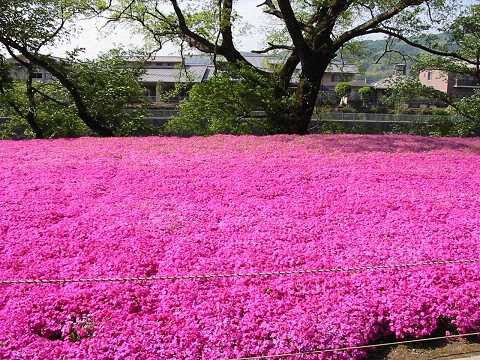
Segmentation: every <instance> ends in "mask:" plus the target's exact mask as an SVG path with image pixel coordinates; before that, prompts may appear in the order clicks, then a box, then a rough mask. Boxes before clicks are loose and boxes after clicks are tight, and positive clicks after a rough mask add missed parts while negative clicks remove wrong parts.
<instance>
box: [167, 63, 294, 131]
mask: <svg viewBox="0 0 480 360" xmlns="http://www.w3.org/2000/svg"><path fill="white" fill-rule="evenodd" d="M288 101H289V98H280V99H279V98H278V97H277V96H276V91H275V86H274V83H273V82H271V80H269V79H267V78H264V77H262V76H261V75H258V74H257V73H255V72H253V71H252V70H250V69H248V68H240V69H232V68H230V69H227V70H226V71H225V72H222V73H220V74H218V75H217V76H214V77H213V78H212V79H210V80H208V81H207V82H205V83H201V84H197V85H195V86H193V87H192V89H191V90H190V92H189V96H188V98H187V99H186V100H184V101H183V102H182V103H181V104H180V114H179V115H178V116H177V117H175V118H174V119H172V120H170V121H169V122H168V123H167V124H166V125H165V127H164V132H165V133H166V134H171V135H181V136H190V135H211V134H237V135H240V134H272V133H275V132H277V130H278V129H277V128H276V126H275V124H274V122H273V121H272V119H273V118H274V116H275V115H274V114H278V113H279V111H280V109H282V108H285V107H286V105H287V102H288ZM255 111H261V112H263V113H264V114H265V116H262V117H255V116H253V115H252V112H255Z"/></svg>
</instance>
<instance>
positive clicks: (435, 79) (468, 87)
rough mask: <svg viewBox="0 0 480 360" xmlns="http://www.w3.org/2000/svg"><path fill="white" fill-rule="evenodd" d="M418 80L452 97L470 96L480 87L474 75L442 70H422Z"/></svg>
mask: <svg viewBox="0 0 480 360" xmlns="http://www.w3.org/2000/svg"><path fill="white" fill-rule="evenodd" d="M419 80H420V82H421V83H422V84H423V85H425V86H429V87H431V88H434V89H436V90H438V91H441V92H443V93H445V94H447V95H449V96H451V97H453V98H462V97H466V96H471V95H472V94H473V92H474V91H475V90H476V89H480V82H479V80H478V79H476V78H475V77H474V76H467V75H459V74H455V73H452V72H446V71H442V70H424V71H422V72H420V74H419Z"/></svg>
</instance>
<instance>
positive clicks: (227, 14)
mask: <svg viewBox="0 0 480 360" xmlns="http://www.w3.org/2000/svg"><path fill="white" fill-rule="evenodd" d="M235 6H236V4H235V2H234V1H233V0H211V1H195V0H184V1H179V0H164V1H159V0H121V1H120V2H119V3H113V4H112V3H110V4H107V3H104V4H103V8H105V9H106V8H108V9H109V10H110V17H111V20H114V21H119V20H124V21H129V22H133V23H136V24H138V25H139V26H140V27H141V28H142V29H143V31H144V32H145V33H146V34H147V35H148V36H149V37H150V38H151V39H152V40H153V41H154V42H155V43H156V45H157V47H158V48H161V47H162V46H163V45H164V44H165V43H167V42H175V43H177V44H179V45H180V46H182V48H183V47H190V48H194V49H196V50H198V51H201V52H204V53H209V54H214V56H215V57H216V56H221V57H223V58H224V59H226V61H228V62H230V63H231V64H236V65H238V66H245V67H250V68H252V69H253V70H254V71H257V72H258V73H259V74H262V75H265V76H271V75H270V74H268V73H265V70H264V69H260V68H256V67H255V66H254V65H253V64H250V63H249V62H248V61H247V60H246V59H245V57H244V56H243V55H242V53H241V52H240V51H239V49H238V48H237V46H236V39H235V33H236V31H237V29H238V28H239V27H240V26H241V25H240V19H239V16H238V14H237V12H236V11H235ZM252 6H255V5H252ZM256 6H258V7H261V8H262V9H263V10H264V12H265V13H267V14H269V15H270V16H271V17H272V19H273V23H272V30H271V32H270V34H268V36H267V38H268V41H267V44H265V48H264V49H260V50H258V51H257V52H261V53H270V52H279V51H281V52H282V53H284V54H286V55H285V57H284V62H283V64H282V65H281V66H280V67H279V68H278V71H277V73H276V74H275V77H276V79H277V80H276V81H277V93H278V96H279V97H284V96H289V87H290V86H291V84H292V83H293V82H294V76H296V75H298V79H299V80H298V83H297V84H296V93H295V101H294V102H293V103H292V104H291V105H289V107H288V108H287V109H284V111H282V112H281V113H279V114H276V115H275V116H276V118H277V119H278V121H279V122H280V123H282V124H284V129H283V131H285V132H295V133H305V132H306V131H307V127H308V123H309V121H310V118H311V115H312V113H313V109H314V107H315V104H316V101H317V97H318V94H319V90H320V85H321V79H322V77H323V74H324V73H325V71H326V69H327V67H328V65H329V63H330V62H331V61H332V60H333V59H334V58H336V57H337V56H338V55H339V54H341V53H342V51H346V50H348V49H349V48H351V47H352V44H353V43H354V42H355V41H356V39H358V38H360V37H363V36H366V35H372V34H383V35H386V36H388V37H391V38H396V39H400V40H402V41H405V42H407V43H408V44H410V45H413V46H416V47H419V48H422V49H424V50H426V51H428V52H430V53H433V54H436V55H440V56H444V57H448V58H455V59H461V58H463V55H460V54H457V53H454V52H450V51H447V50H445V49H443V48H439V47H436V46H435V44H428V45H425V44H423V43H415V42H414V41H412V40H411V39H412V36H413V35H418V34H421V33H428V32H432V31H440V30H443V29H445V28H446V27H448V26H449V24H451V22H452V21H453V18H454V16H455V13H456V11H455V9H456V8H458V2H455V1H452V0H423V1H422V0H376V1H374V0H367V1H365V0H308V1H307V0H276V1H274V0H266V1H264V2H262V3H260V2H259V3H258V4H256ZM297 73H299V74H297Z"/></svg>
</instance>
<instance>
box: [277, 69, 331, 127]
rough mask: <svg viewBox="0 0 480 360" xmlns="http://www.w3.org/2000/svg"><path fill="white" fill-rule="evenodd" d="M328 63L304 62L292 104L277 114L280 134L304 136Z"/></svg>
mask: <svg viewBox="0 0 480 360" xmlns="http://www.w3.org/2000/svg"><path fill="white" fill-rule="evenodd" d="M328 64H329V61H328V62H327V61H313V62H304V63H303V64H302V66H303V70H302V74H301V76H300V80H299V82H298V84H297V86H296V88H295V95H294V102H293V104H292V105H291V106H290V107H289V108H288V109H286V111H285V113H283V114H279V115H278V119H277V123H278V124H279V127H280V129H281V131H282V132H285V133H288V134H300V135H305V134H307V133H308V128H309V125H310V121H311V119H312V115H313V113H314V111H315V106H316V104H317V98H318V94H319V92H320V87H321V83H322V78H323V75H324V74H325V71H326V69H327V67H328Z"/></svg>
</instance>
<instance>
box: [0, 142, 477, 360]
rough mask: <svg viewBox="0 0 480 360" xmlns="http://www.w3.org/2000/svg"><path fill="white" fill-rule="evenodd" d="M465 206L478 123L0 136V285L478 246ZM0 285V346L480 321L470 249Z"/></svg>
mask: <svg viewBox="0 0 480 360" xmlns="http://www.w3.org/2000/svg"><path fill="white" fill-rule="evenodd" d="M479 212H480V140H478V139H476V140H472V139H464V140H460V139H433V138H421V137H409V136H347V135H344V136H338V135H335V136H317V135H315V136H307V137H295V136H274V137H263V138H262V137H231V136H214V137H210V138H189V139H178V138H154V137H152V138H124V139H95V138H82V139H76V140H52V141H21V142H14V141H3V142H0V259H1V261H0V280H2V281H4V280H12V279H13V280H24V279H64V278H67V279H68V278H91V277H107V278H108V277H150V276H161V275H191V274H194V275H196V274H220V273H227V274H230V273H246V272H264V271H296V270H303V269H324V268H334V267H335V268H347V267H363V266H372V265H384V264H389V265H395V264H406V263H412V262H423V261H429V260H458V259H475V258H478V257H479V250H480V216H479ZM0 291H1V296H0V358H2V359H219V358H220V359H229V358H241V357H247V358H248V357H254V356H261V355H276V354H282V353H290V352H314V351H318V350H322V349H326V348H338V347H348V346H356V345H365V344H372V343H375V342H382V341H389V340H392V339H396V340H401V339H411V338H420V337H428V336H431V335H432V334H441V335H444V334H445V331H446V330H449V331H451V332H455V331H458V332H461V333H464V332H470V331H478V330H480V296H479V295H478V294H479V291H480V263H478V264H477V263H471V264H454V265H446V266H423V267H417V268H412V269H408V270H405V269H403V270H392V269H385V270H377V271H368V272H356V273H319V274H304V275H297V276H272V277H238V278H237V277H232V278H215V279H210V280H179V281H150V282H127V283H123V282H120V283H116V282H113V283H108V282H100V283H80V284H78V283H69V284H31V285H28V284H27V285H18V284H17V285H15V284H3V285H0ZM367 354H368V353H367V351H365V350H349V351H343V352H335V353H324V354H323V355H320V354H316V355H312V356H311V357H310V358H315V359H316V358H328V359H331V358H338V359H362V358H364V357H365V356H366V355H367Z"/></svg>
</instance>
